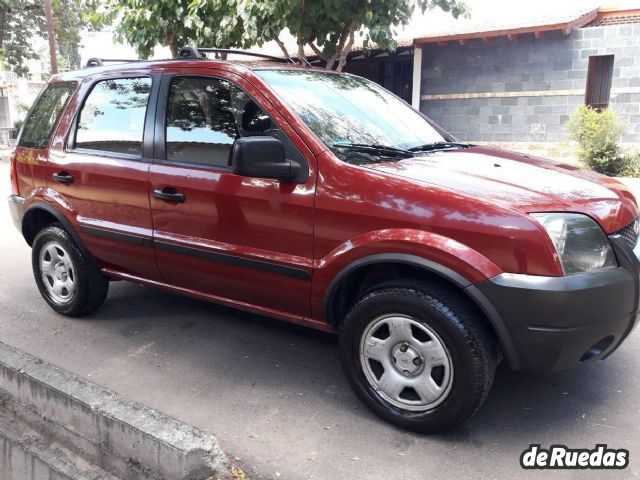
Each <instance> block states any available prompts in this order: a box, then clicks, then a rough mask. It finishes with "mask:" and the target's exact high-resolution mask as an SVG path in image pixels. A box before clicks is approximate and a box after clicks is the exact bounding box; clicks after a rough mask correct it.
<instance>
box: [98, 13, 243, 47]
mask: <svg viewBox="0 0 640 480" xmlns="http://www.w3.org/2000/svg"><path fill="white" fill-rule="evenodd" d="M192 3H196V2H195V1H194V0H108V1H107V2H106V4H105V9H106V12H105V13H104V14H103V16H102V22H107V23H108V22H115V23H116V28H115V33H116V38H118V39H119V40H121V41H126V42H128V43H129V44H131V45H132V46H133V47H134V48H135V49H136V51H137V53H138V55H140V57H141V58H148V57H149V56H151V55H152V54H153V49H154V48H155V47H156V46H157V45H163V46H168V47H169V48H170V49H171V53H172V55H173V56H174V57H175V56H176V55H177V53H178V49H179V48H180V47H182V46H184V45H187V44H189V43H196V44H199V45H200V44H202V45H212V44H214V43H213V42H212V38H213V36H214V31H215V30H217V29H218V26H219V25H221V24H225V22H226V21H228V20H229V19H230V18H235V17H236V16H237V11H236V8H235V1H234V0H222V1H221V0H212V1H211V2H206V4H205V3H203V4H202V5H199V7H198V8H192V9H190V5H191V4H192ZM225 33H226V35H227V39H222V38H221V37H216V41H222V43H220V44H219V43H215V44H216V45H224V46H231V45H236V44H238V43H239V42H240V39H241V37H242V32H241V31H240V30H238V29H233V28H230V27H229V26H228V25H226V26H225ZM223 40H224V41H223Z"/></svg>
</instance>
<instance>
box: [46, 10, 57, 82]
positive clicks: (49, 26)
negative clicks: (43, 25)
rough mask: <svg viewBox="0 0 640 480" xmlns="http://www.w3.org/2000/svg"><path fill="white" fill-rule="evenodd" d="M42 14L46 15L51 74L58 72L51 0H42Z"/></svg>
mask: <svg viewBox="0 0 640 480" xmlns="http://www.w3.org/2000/svg"><path fill="white" fill-rule="evenodd" d="M44 15H45V17H47V36H48V37H49V57H50V58H51V75H55V74H56V73H58V58H57V57H56V37H55V36H54V35H53V15H52V13H51V0H44Z"/></svg>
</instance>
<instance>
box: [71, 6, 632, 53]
mask: <svg viewBox="0 0 640 480" xmlns="http://www.w3.org/2000/svg"><path fill="white" fill-rule="evenodd" d="M463 1H464V2H465V3H466V4H467V5H468V6H469V7H470V9H471V18H469V19H466V20H455V19H453V18H452V17H451V16H450V15H449V14H446V13H444V12H442V11H432V12H427V14H426V15H424V16H423V15H421V14H419V13H417V14H416V15H414V17H413V19H412V22H411V24H410V25H408V26H407V27H406V28H405V29H404V30H403V31H402V32H400V33H399V35H400V36H402V37H411V38H413V37H416V36H421V35H425V34H429V33H438V32H442V31H445V30H447V29H451V28H455V27H456V26H460V24H461V23H462V24H464V25H466V26H474V25H477V24H480V25H488V24H505V23H509V22H511V21H517V20H519V19H526V18H527V17H529V16H531V17H534V16H540V15H543V14H545V13H549V12H555V11H563V12H568V11H579V10H582V9H584V10H588V9H589V8H590V7H592V8H596V7H598V6H600V7H603V8H620V9H624V8H640V0H600V1H597V0H560V1H559V0H535V1H530V0H527V1H525V0H463ZM82 44H83V47H82V48H81V57H82V62H83V64H84V63H86V61H87V60H88V59H89V58H91V57H101V58H136V54H135V51H134V50H133V48H131V47H130V46H129V45H123V44H119V43H116V42H114V41H113V34H112V32H99V33H86V34H84V35H83V38H82ZM267 49H268V50H269V53H271V48H268V47H267ZM273 53H275V54H279V53H280V50H279V49H277V47H276V48H275V49H274V50H273ZM170 56H171V53H170V52H169V49H168V48H166V47H165V48H160V47H158V48H156V50H155V54H154V56H153V58H155V59H161V58H170Z"/></svg>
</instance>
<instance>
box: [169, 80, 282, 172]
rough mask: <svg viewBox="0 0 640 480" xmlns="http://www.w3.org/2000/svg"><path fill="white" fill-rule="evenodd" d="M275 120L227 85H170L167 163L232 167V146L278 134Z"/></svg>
mask: <svg viewBox="0 0 640 480" xmlns="http://www.w3.org/2000/svg"><path fill="white" fill-rule="evenodd" d="M278 132H279V130H278V128H277V127H276V126H275V124H274V123H273V122H272V121H271V119H270V118H269V117H268V116H267V115H266V114H265V113H264V112H263V111H262V110H261V109H260V107H258V105H257V104H256V103H255V102H254V101H253V100H252V99H251V97H249V96H248V95H247V94H246V93H245V92H244V91H243V90H241V89H240V88H238V87H237V86H235V85H234V84H233V83H231V82H230V81H228V80H222V79H217V78H201V77H179V78H175V79H174V80H173V81H172V82H171V87H170V89H169V99H168V102H167V114H166V137H165V138H166V155H167V160H171V161H175V162H181V163H193V164H197V165H207V166H214V167H228V166H229V165H230V162H231V149H232V147H233V142H235V140H236V139H237V138H239V137H244V136H249V135H272V136H277V135H278Z"/></svg>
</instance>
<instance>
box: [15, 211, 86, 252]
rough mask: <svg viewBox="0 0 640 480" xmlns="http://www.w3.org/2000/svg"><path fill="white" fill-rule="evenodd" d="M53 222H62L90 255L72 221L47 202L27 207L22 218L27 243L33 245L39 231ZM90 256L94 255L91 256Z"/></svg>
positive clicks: (75, 240) (23, 232)
mask: <svg viewBox="0 0 640 480" xmlns="http://www.w3.org/2000/svg"><path fill="white" fill-rule="evenodd" d="M52 223H60V224H62V226H63V228H64V229H65V230H66V231H67V233H69V235H70V236H71V238H72V239H73V241H74V242H75V243H76V245H78V248H80V250H81V251H82V253H83V254H85V255H89V252H88V251H87V249H86V248H85V246H84V245H83V243H82V241H81V240H80V237H79V236H78V233H77V232H76V230H75V229H74V228H73V225H72V224H71V222H70V221H69V220H68V219H67V218H66V217H65V216H64V215H63V214H62V213H61V212H60V211H59V210H58V209H57V208H55V207H53V206H51V205H49V204H47V203H43V202H36V203H33V204H32V205H30V206H29V208H27V210H26V212H25V214H24V217H23V218H22V236H23V237H24V239H25V240H26V242H27V244H28V245H29V246H32V245H33V240H34V239H35V237H36V235H37V234H38V232H39V231H40V230H42V229H43V228H44V227H46V226H47V225H51V224H52ZM90 258H93V257H91V256H90Z"/></svg>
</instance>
